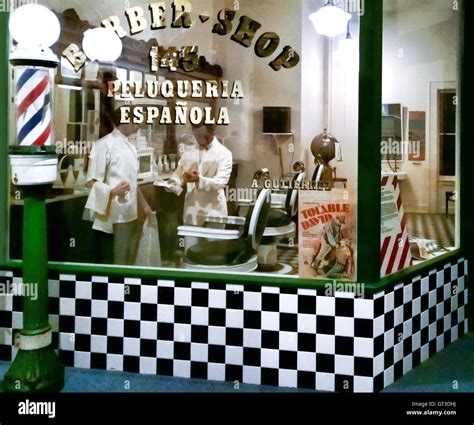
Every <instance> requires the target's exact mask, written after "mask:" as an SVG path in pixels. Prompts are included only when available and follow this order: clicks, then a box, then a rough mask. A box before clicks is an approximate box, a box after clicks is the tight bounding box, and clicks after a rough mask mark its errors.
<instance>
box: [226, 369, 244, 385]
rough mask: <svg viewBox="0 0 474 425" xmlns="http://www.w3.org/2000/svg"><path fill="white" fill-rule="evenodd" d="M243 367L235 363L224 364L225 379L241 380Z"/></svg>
mask: <svg viewBox="0 0 474 425" xmlns="http://www.w3.org/2000/svg"><path fill="white" fill-rule="evenodd" d="M242 375H243V368H242V366H237V365H225V380H226V381H234V382H235V381H237V382H242V380H243V379H242Z"/></svg>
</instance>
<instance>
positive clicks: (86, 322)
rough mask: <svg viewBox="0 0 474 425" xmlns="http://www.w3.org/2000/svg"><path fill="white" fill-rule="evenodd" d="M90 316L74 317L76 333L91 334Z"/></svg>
mask: <svg viewBox="0 0 474 425" xmlns="http://www.w3.org/2000/svg"><path fill="white" fill-rule="evenodd" d="M91 321H92V320H91V318H90V317H76V319H75V323H74V324H75V326H74V330H75V331H76V334H82V335H90V334H91Z"/></svg>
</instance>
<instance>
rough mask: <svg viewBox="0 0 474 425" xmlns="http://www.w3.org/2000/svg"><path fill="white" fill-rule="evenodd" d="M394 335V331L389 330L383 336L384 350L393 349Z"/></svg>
mask: <svg viewBox="0 0 474 425" xmlns="http://www.w3.org/2000/svg"><path fill="white" fill-rule="evenodd" d="M394 334H395V331H394V329H389V330H388V331H387V332H385V334H384V350H389V349H390V348H392V347H393V343H394Z"/></svg>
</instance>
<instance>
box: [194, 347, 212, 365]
mask: <svg viewBox="0 0 474 425" xmlns="http://www.w3.org/2000/svg"><path fill="white" fill-rule="evenodd" d="M191 360H192V361H193V362H204V363H207V361H208V360H209V353H208V345H207V344H191Z"/></svg>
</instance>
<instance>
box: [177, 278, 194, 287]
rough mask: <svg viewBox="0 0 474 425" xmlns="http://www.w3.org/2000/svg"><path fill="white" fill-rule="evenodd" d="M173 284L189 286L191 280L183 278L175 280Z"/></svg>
mask: <svg viewBox="0 0 474 425" xmlns="http://www.w3.org/2000/svg"><path fill="white" fill-rule="evenodd" d="M174 286H175V287H176V288H190V287H191V281H189V280H184V279H180V280H175V282H174Z"/></svg>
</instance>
